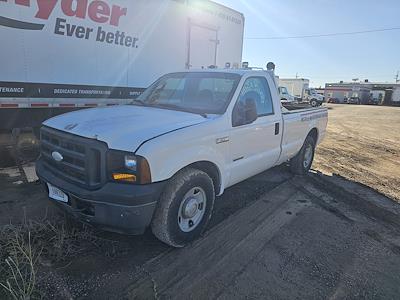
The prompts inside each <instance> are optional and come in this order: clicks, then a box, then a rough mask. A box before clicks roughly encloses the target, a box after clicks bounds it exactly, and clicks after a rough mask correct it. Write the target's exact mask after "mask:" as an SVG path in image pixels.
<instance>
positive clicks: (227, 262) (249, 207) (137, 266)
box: [0, 105, 400, 299]
mask: <svg viewBox="0 0 400 300" xmlns="http://www.w3.org/2000/svg"><path fill="white" fill-rule="evenodd" d="M328 107H329V109H330V110H329V112H330V121H329V127H328V135H327V138H326V140H325V141H324V143H323V144H322V145H320V147H319V149H318V153H317V155H316V162H315V164H314V169H316V170H318V171H321V173H313V174H311V175H310V176H305V177H293V176H292V175H291V174H290V172H289V171H288V168H287V167H285V166H280V167H277V168H274V169H272V170H269V171H267V172H264V173H262V174H260V175H257V176H255V177H253V178H251V179H249V180H246V181H245V182H242V183H240V184H238V185H236V186H234V187H232V188H230V189H228V190H227V191H226V192H225V193H224V195H223V196H222V197H219V198H218V201H217V202H216V211H215V214H214V216H213V219H212V222H211V224H210V229H209V231H208V232H207V234H206V236H205V237H204V238H203V239H201V240H199V241H198V242H196V243H194V244H193V245H191V246H189V247H188V248H185V249H183V250H182V249H181V250H176V249H171V248H168V247H167V246H165V245H164V244H162V243H161V242H159V241H158V240H157V239H155V238H154V236H153V235H152V234H151V232H150V231H148V232H146V233H145V234H144V235H143V236H136V237H130V236H122V235H117V234H110V233H104V232H97V231H89V232H87V233H85V239H86V240H84V241H83V242H85V243H87V241H88V240H89V241H90V242H92V241H93V245H91V246H90V247H88V248H87V249H81V251H80V252H79V255H75V256H71V257H65V258H64V259H63V260H62V261H56V262H54V261H48V260H46V259H43V260H41V262H40V265H39V274H38V278H39V282H40V287H41V289H42V291H44V292H45V296H44V298H57V299H75V298H88V299H113V298H114V299H115V298H118V299H121V298H130V299H132V298H136V299H147V298H157V297H161V298H162V297H165V298H169V297H171V298H179V297H178V296H179V295H191V297H190V298H194V299H199V298H202V296H204V295H208V296H210V298H221V299H236V298H249V297H250V298H270V299H272V298H273V299H287V298H299V299H306V298H308V299H310V298H314V299H323V298H330V299H343V298H347V299H354V298H358V299H377V298H379V299H395V298H396V297H397V295H399V294H400V275H399V272H398V270H400V205H398V204H397V203H396V202H394V201H393V200H391V199H390V198H392V199H395V200H397V201H399V200H400V182H399V178H400V176H399V175H400V174H399V173H400V168H399V164H400V159H399V155H400V150H399V149H400V148H399V146H400V145H399V144H400V139H399V136H398V135H399V132H398V129H399V128H400V126H399V125H400V124H399V122H400V109H399V108H392V107H374V106H351V105H329V106H328ZM396 129H397V131H396ZM336 174H337V175H336ZM358 182H360V183H362V185H360V184H358ZM288 184H289V185H290V187H288ZM366 186H368V187H366ZM0 190H1V191H2V193H1V196H0V226H1V225H3V224H7V223H9V222H10V220H12V222H18V221H19V220H22V219H23V217H24V216H26V217H27V218H29V219H41V218H43V216H45V215H47V216H48V217H49V218H50V217H51V218H60V217H59V216H58V215H57V214H56V213H55V212H54V210H53V209H52V206H51V205H50V206H49V203H50V202H49V201H48V200H47V197H46V195H45V194H44V193H43V190H42V188H41V186H40V185H37V184H35V183H26V180H25V179H24V176H23V174H19V173H18V170H15V169H13V170H12V171H10V172H9V171H7V170H2V171H1V172H0ZM289 191H291V192H290V193H289V194H287V193H288V192H289ZM377 191H379V192H380V193H382V194H384V195H386V196H388V197H390V198H388V197H386V196H384V195H382V194H379V193H378V192H377ZM286 194H287V195H286ZM46 211H47V214H46ZM256 214H257V215H259V217H258V218H255V219H254V221H253V215H256ZM90 234H91V235H93V237H90V236H87V235H90ZM232 241H235V243H234V244H232ZM75 243H76V244H78V245H79V241H75ZM85 243H82V245H85ZM193 251H197V253H198V255H193V253H195V252H193ZM202 262H204V268H206V267H207V270H203V271H201V265H202ZM194 270H198V271H197V272H196V273H192V272H195V271H194ZM221 272H222V273H221ZM191 278H197V279H196V280H194V279H193V280H188V279H191ZM200 283H202V285H201V286H200V287H201V288H198V284H200ZM180 286H184V287H185V290H182V291H181V294H179V295H178V294H176V292H175V291H177V290H178V291H179V287H180ZM0 298H1V293H0Z"/></svg>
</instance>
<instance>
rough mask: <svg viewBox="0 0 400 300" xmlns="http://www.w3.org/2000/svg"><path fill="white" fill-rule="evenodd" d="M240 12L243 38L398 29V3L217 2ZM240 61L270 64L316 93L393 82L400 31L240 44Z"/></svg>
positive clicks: (339, 0)
mask: <svg viewBox="0 0 400 300" xmlns="http://www.w3.org/2000/svg"><path fill="white" fill-rule="evenodd" d="M215 1H216V2H219V3H222V4H224V5H226V6H229V7H231V8H233V9H236V10H238V11H240V12H242V13H243V14H244V15H245V18H246V24H245V38H246V37H247V38H251V37H286V36H299V35H314V34H330V33H342V32H356V31H366V30H375V29H386V28H393V27H400V1H399V0H380V1H377V0H364V1H363V0H247V1H246V0H215ZM243 60H244V61H249V62H250V64H251V65H253V66H265V64H266V62H267V61H274V62H275V64H276V65H277V74H278V75H279V76H280V77H283V78H287V77H295V76H296V73H298V76H299V77H304V78H309V79H311V84H312V85H313V86H315V87H318V86H320V85H321V86H324V85H325V83H326V82H337V81H339V80H345V81H350V80H351V79H353V78H359V79H362V80H364V79H366V78H368V79H369V80H370V81H379V82H394V77H395V75H396V72H397V71H398V70H400V30H394V31H384V32H373V33H367V34H358V35H344V36H331V37H319V38H302V39H278V40H276V39H273V40H250V39H245V41H244V54H243Z"/></svg>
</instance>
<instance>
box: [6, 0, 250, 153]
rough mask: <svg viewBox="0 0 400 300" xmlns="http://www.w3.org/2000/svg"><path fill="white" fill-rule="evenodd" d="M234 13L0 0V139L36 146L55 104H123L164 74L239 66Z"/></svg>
mask: <svg viewBox="0 0 400 300" xmlns="http://www.w3.org/2000/svg"><path fill="white" fill-rule="evenodd" d="M243 32H244V16H243V15H242V14H241V13H240V12H237V11H235V10H232V9H230V8H228V7H225V6H223V5H220V4H217V3H215V2H212V1H204V0H180V1H179V0H135V1H122V0H102V1H90V0H89V1H88V0H60V1H55V0H2V1H0V38H1V40H2V41H6V42H3V43H2V46H1V55H0V66H1V68H0V147H1V148H2V149H4V148H8V149H10V148H12V149H13V151H12V153H14V154H15V155H16V156H17V157H18V159H19V160H33V159H35V158H36V157H37V155H38V153H39V139H38V138H39V127H40V124H41V123H42V122H43V121H45V120H46V119H48V118H50V117H53V116H55V115H59V114H62V113H65V112H69V111H73V110H79V109H83V108H89V107H97V106H111V105H120V104H126V103H128V102H130V101H132V99H133V98H135V97H137V96H138V95H140V93H141V92H142V91H143V90H144V89H145V88H147V87H148V86H149V85H150V84H151V82H153V81H154V80H155V79H156V78H158V77H160V76H161V75H162V74H164V73H168V72H173V71H176V70H181V69H192V68H197V69H202V68H207V67H209V66H211V65H212V66H217V67H224V66H225V65H226V64H229V65H230V66H232V67H239V66H240V64H241V61H242V48H243Z"/></svg>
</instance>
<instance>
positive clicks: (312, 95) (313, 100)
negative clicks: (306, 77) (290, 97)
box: [304, 88, 325, 107]
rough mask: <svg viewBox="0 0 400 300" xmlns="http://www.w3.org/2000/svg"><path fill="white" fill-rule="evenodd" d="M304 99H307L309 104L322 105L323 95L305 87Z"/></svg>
mask: <svg viewBox="0 0 400 300" xmlns="http://www.w3.org/2000/svg"><path fill="white" fill-rule="evenodd" d="M304 99H305V100H307V101H308V102H309V103H310V104H311V106H313V107H316V106H320V105H322V103H324V101H325V97H324V96H322V95H320V94H318V93H317V91H316V90H315V89H311V88H310V89H305V91H304Z"/></svg>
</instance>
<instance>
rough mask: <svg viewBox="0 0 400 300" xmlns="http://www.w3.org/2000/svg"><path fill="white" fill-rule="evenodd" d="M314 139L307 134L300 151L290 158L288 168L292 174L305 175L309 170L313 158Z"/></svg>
mask: <svg viewBox="0 0 400 300" xmlns="http://www.w3.org/2000/svg"><path fill="white" fill-rule="evenodd" d="M315 144H316V141H315V140H314V138H313V137H312V136H310V135H309V136H307V138H306V140H305V141H304V144H303V147H301V149H300V152H299V153H298V154H297V155H296V156H295V157H294V158H292V159H291V160H290V168H291V171H292V172H293V173H294V174H298V175H305V174H307V173H308V171H310V169H311V165H312V163H313V160H314V152H315Z"/></svg>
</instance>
